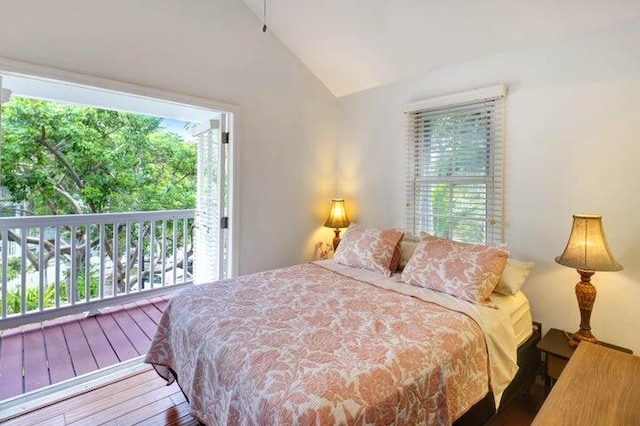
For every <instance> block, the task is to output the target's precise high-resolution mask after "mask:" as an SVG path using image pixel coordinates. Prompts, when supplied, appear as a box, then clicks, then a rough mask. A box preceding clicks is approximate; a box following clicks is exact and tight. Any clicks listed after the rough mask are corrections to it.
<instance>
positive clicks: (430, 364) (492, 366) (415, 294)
mask: <svg viewBox="0 0 640 426" xmlns="http://www.w3.org/2000/svg"><path fill="white" fill-rule="evenodd" d="M347 235H348V234H347V233H345V237H344V238H345V239H346V238H347ZM398 244H399V243H398ZM337 254H338V253H336V255H337ZM385 262H386V260H385ZM347 263H348V262H347ZM385 275H386V274H380V273H379V271H372V270H368V269H363V268H358V267H353V266H349V265H345V264H340V263H338V262H335V261H333V260H326V261H320V262H311V263H307V264H302V265H295V266H290V267H287V268H281V269H276V270H272V271H266V272H261V273H257V274H252V275H246V276H243V277H239V278H235V279H231V280H226V281H220V282H215V283H210V284H205V285H199V286H194V287H192V288H190V289H187V290H184V291H182V292H181V293H179V294H177V295H176V296H175V297H173V298H172V300H171V301H170V303H169V304H168V305H167V308H166V309H165V311H164V313H163V315H162V318H161V321H160V324H159V326H158V330H157V332H156V335H155V336H154V339H153V341H152V345H151V349H150V351H149V353H148V354H147V357H146V359H145V361H146V362H148V363H150V364H152V365H153V366H154V367H155V369H156V371H157V372H158V373H159V374H160V375H161V376H162V377H164V378H165V379H166V380H167V381H168V382H169V383H171V382H172V381H174V380H177V381H178V384H179V386H180V388H181V389H182V391H183V392H184V394H185V396H186V398H187V399H188V401H189V404H190V407H191V413H192V415H193V416H194V417H196V418H197V419H198V420H200V421H201V422H203V423H205V424H208V425H222V424H238V425H250V424H265V425H288V424H302V425H306V424H412V425H413V424H438V425H446V424H453V423H455V424H465V423H468V424H474V423H475V424H477V421H478V419H479V418H483V420H486V418H485V417H486V416H487V415H490V414H491V413H493V412H494V411H495V408H496V407H497V406H498V405H499V403H500V400H502V399H503V398H504V397H506V396H507V395H509V396H510V395H511V393H512V392H513V391H512V390H511V388H513V381H514V377H516V378H517V373H518V358H519V355H520V354H519V351H518V346H520V348H523V347H525V346H526V344H527V343H529V344H530V341H531V339H532V337H533V334H534V333H533V330H532V327H531V316H530V310H529V309H528V302H527V301H526V298H525V297H524V295H522V293H517V294H516V295H513V296H500V295H496V296H495V297H493V295H492V297H491V300H490V301H489V300H487V302H488V303H485V304H474V303H468V301H465V300H461V299H460V298H458V297H454V296H452V295H450V294H445V293H443V292H441V291H434V290H432V289H429V288H423V287H419V286H415V285H410V284H407V283H405V282H403V281H402V275H401V274H389V276H385ZM527 353H529V351H527ZM522 371H524V369H522V368H521V369H520V372H522ZM510 384H511V385H510ZM503 394H504V397H503Z"/></svg>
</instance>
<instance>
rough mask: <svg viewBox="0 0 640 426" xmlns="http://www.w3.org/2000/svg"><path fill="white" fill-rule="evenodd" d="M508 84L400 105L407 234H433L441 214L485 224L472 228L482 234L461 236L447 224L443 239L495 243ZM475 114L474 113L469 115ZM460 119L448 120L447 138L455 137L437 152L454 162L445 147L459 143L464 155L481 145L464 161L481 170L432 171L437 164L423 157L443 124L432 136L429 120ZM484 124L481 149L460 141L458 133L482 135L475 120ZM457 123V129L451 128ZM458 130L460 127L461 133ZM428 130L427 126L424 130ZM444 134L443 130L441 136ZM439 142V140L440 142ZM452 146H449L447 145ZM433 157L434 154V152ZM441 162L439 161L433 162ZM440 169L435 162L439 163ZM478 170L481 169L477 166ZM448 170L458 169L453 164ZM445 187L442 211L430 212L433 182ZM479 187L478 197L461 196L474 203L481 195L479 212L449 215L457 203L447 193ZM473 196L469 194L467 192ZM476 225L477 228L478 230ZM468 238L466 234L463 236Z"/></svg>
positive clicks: (499, 229) (500, 230)
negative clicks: (467, 172) (404, 144)
mask: <svg viewBox="0 0 640 426" xmlns="http://www.w3.org/2000/svg"><path fill="white" fill-rule="evenodd" d="M506 93H507V88H506V86H505V85H496V86H491V87H486V88H482V89H476V90H471V91H467V92H461V93H456V94H452V95H447V96H440V97H436V98H430V99H425V100H420V101H417V102H412V103H410V104H407V105H405V106H404V107H403V112H404V113H405V116H406V121H407V157H406V158H407V165H406V168H407V170H406V173H407V176H406V204H405V206H406V231H407V233H408V234H411V235H414V236H417V235H418V234H419V233H420V232H427V233H431V234H435V235H438V232H435V231H436V225H435V223H436V222H435V221H436V220H438V218H444V219H446V220H448V221H449V222H448V223H451V222H452V221H453V220H452V219H454V218H455V219H456V220H457V221H459V223H462V222H467V223H473V221H481V222H482V223H484V230H483V231H482V232H480V233H478V232H476V236H479V234H482V236H481V238H475V237H474V238H465V236H464V235H460V234H459V233H458V234H456V233H455V231H456V229H454V228H453V227H448V230H447V232H446V234H447V235H438V236H441V237H444V238H449V239H455V240H458V241H462V242H471V243H483V244H500V243H502V242H503V241H504V155H503V154H504V99H505V97H506ZM474 114H475V116H474ZM450 117H453V118H454V119H455V118H459V119H461V120H462V121H459V122H458V124H455V123H454V124H452V125H451V126H450V127H451V129H450V131H451V133H450V137H451V138H455V137H456V136H458V137H459V139H455V140H454V139H450V142H448V143H449V145H448V146H447V148H448V149H446V150H445V149H444V148H440V149H441V151H437V149H436V150H435V151H437V154H441V155H445V156H446V155H449V156H448V157H446V159H448V160H450V161H453V162H454V163H453V164H454V165H457V164H458V163H457V162H456V161H458V160H456V159H455V158H456V157H455V155H456V154H446V153H445V151H452V150H453V151H456V149H455V146H461V147H462V148H461V150H463V151H465V153H469V152H472V151H473V150H474V149H475V150H476V151H477V150H478V147H480V151H479V154H478V156H479V157H480V159H479V160H478V157H472V159H471V160H470V162H469V163H465V164H472V166H476V167H477V166H478V165H479V164H482V163H486V164H485V167H486V170H485V171H484V172H482V173H481V174H475V175H473V174H472V175H463V174H464V173H463V172H458V174H456V173H452V175H450V176H442V174H441V173H438V172H435V171H434V168H436V166H437V165H436V163H434V161H433V160H429V159H428V158H427V156H430V155H431V153H432V152H431V151H429V152H427V153H425V151H426V150H427V149H428V148H431V147H433V146H437V145H438V137H439V138H440V143H442V140H445V139H447V138H446V137H443V135H442V125H441V129H440V130H439V132H440V135H439V136H438V137H434V133H435V132H434V131H433V130H431V129H432V127H435V126H434V125H433V124H432V123H434V122H435V120H436V119H438V120H440V119H443V122H445V123H446V121H447V118H450ZM477 122H480V123H481V125H486V143H487V146H486V149H485V148H484V147H482V143H480V144H479V145H477V146H473V145H474V144H476V143H477V138H476V141H475V142H474V141H472V139H473V137H469V138H468V139H467V140H466V141H465V139H463V134H462V133H472V132H474V131H475V132H476V134H475V135H476V136H477V135H478V134H481V131H478V128H477V127H478V124H477ZM436 124H437V123H436ZM456 126H458V127H456ZM471 126H475V129H471V130H470V131H469V127H471ZM460 128H462V129H463V130H464V132H463V131H461V130H460ZM425 129H427V130H425ZM445 135H446V134H445ZM458 141H462V142H467V144H466V145H465V144H462V145H456V142H458ZM443 145H444V144H443ZM452 147H454V148H453V149H452ZM434 156H436V155H435V154H434ZM439 164H441V163H438V165H439ZM438 167H440V166H438ZM480 168H481V169H482V167H480ZM453 169H457V168H456V167H453ZM476 172H477V173H479V172H478V171H476ZM441 183H444V184H448V185H449V188H448V190H449V194H450V195H449V197H448V198H449V201H450V202H449V205H448V207H447V208H446V209H445V210H446V211H445V212H444V214H439V213H436V212H434V211H433V204H434V199H433V197H434V196H435V195H434V192H435V190H434V188H435V186H437V185H438V184H441ZM474 184H475V185H478V184H480V185H484V188H483V189H482V190H481V192H480V193H479V195H478V197H477V198H475V199H473V200H472V195H473V194H472V193H471V191H472V189H470V190H468V191H467V192H466V193H465V195H463V197H461V198H460V200H462V201H463V202H471V201H473V202H476V201H478V199H482V198H483V195H484V201H483V202H481V203H480V205H479V207H478V206H476V207H475V208H476V209H479V210H482V209H483V208H484V216H476V217H464V216H456V215H454V211H455V210H456V207H455V205H454V203H451V200H452V195H451V194H452V191H454V190H455V188H456V187H458V188H459V187H461V185H474ZM468 194H472V195H468ZM478 229H480V228H478ZM467 236H469V235H467Z"/></svg>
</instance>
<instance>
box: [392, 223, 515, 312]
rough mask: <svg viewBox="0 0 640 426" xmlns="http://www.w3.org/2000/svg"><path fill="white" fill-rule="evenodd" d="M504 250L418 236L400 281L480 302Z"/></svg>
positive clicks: (501, 264) (493, 281) (495, 281)
mask: <svg viewBox="0 0 640 426" xmlns="http://www.w3.org/2000/svg"><path fill="white" fill-rule="evenodd" d="M507 257H508V253H507V251H506V250H503V249H500V248H496V247H491V246H484V245H479V244H467V243H459V242H456V241H451V240H445V239H442V238H437V237H433V236H431V235H428V234H423V235H422V241H420V243H419V244H418V246H417V247H416V250H415V252H414V253H413V256H412V257H411V259H410V260H409V263H408V264H407V266H406V267H405V268H404V272H403V273H402V281H404V282H405V283H407V284H411V285H414V286H417V287H424V288H429V289H431V290H435V291H439V292H441V293H446V294H450V295H451V296H455V297H458V298H460V299H464V300H467V301H469V302H472V303H484V302H485V301H486V300H487V299H488V298H489V296H490V295H491V293H492V292H493V289H494V288H495V287H496V284H498V280H499V279H500V275H501V274H502V271H503V269H504V267H505V264H506V263H507Z"/></svg>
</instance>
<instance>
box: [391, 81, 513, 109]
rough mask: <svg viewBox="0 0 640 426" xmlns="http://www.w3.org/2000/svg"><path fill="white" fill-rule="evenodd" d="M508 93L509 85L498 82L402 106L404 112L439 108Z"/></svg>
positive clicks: (497, 96)
mask: <svg viewBox="0 0 640 426" xmlns="http://www.w3.org/2000/svg"><path fill="white" fill-rule="evenodd" d="M506 94H507V86H506V85H505V84H498V85H495V86H489V87H483V88H480V89H474V90H469V91H466V92H461V93H454V94H451V95H444V96H438V97H436V98H429V99H422V100H419V101H415V102H411V103H408V104H406V105H403V106H402V112H404V113H409V112H414V111H419V110H421V109H430V108H438V107H441V106H451V105H455V104H461V103H465V102H471V101H477V100H479V99H490V98H499V97H504V96H505V95H506Z"/></svg>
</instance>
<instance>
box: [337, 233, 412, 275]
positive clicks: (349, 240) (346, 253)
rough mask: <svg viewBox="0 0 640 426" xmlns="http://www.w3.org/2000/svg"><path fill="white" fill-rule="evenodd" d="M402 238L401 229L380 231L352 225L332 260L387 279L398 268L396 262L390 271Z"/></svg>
mask: <svg viewBox="0 0 640 426" xmlns="http://www.w3.org/2000/svg"><path fill="white" fill-rule="evenodd" d="M403 236H404V231H402V230H401V229H384V230H380V229H375V228H364V227H362V226H359V225H356V224H353V223H352V224H351V225H349V227H348V228H347V230H346V231H345V233H344V237H342V240H341V241H340V245H339V246H338V248H337V249H336V252H335V254H334V256H333V260H334V261H335V262H337V263H341V264H343V265H347V266H353V267H355V268H363V269H369V270H371V271H374V272H379V273H381V274H383V275H386V276H387V277H388V276H390V275H391V273H392V272H395V269H396V268H397V267H398V266H397V262H396V265H395V267H394V269H392V266H394V265H392V260H393V254H394V252H395V251H396V248H397V246H398V245H399V244H400V242H401V241H402V237H403Z"/></svg>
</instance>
